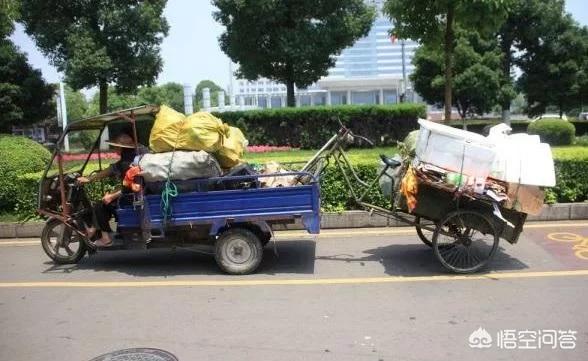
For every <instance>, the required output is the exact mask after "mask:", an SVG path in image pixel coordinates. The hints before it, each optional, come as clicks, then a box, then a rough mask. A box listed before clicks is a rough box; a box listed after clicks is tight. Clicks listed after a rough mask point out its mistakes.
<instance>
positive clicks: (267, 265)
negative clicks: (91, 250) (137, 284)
mask: <svg viewBox="0 0 588 361" xmlns="http://www.w3.org/2000/svg"><path fill="white" fill-rule="evenodd" d="M315 248H316V247H315V243H314V242H313V241H280V242H279V243H278V246H277V247H276V250H277V255H276V251H274V247H273V243H272V242H270V243H269V244H268V245H267V246H266V248H265V250H264V255H263V260H262V262H261V265H260V266H259V268H258V269H257V271H256V273H257V274H269V275H276V274H284V273H293V274H312V273H314V260H315ZM45 264H46V265H48V266H49V267H48V268H47V269H46V270H45V271H43V273H48V274H51V273H75V272H76V271H82V270H90V271H94V272H119V273H124V274H128V275H131V276H137V277H148V276H179V275H217V274H219V275H220V274H223V273H222V272H221V271H220V270H219V268H218V266H217V264H216V262H215V260H214V255H213V253H212V252H211V250H207V251H199V252H195V251H193V250H189V249H184V248H177V249H175V250H172V249H153V250H148V251H137V250H134V251H105V252H99V253H97V254H94V255H92V256H90V257H84V258H83V259H82V260H80V262H79V263H78V264H75V265H55V264H53V263H52V262H46V263H45Z"/></svg>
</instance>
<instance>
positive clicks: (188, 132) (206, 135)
mask: <svg viewBox="0 0 588 361" xmlns="http://www.w3.org/2000/svg"><path fill="white" fill-rule="evenodd" d="M149 147H150V148H151V150H152V151H154V152H156V153H162V152H171V151H173V150H189V151H201V150H202V151H205V152H208V153H213V154H214V156H215V157H217V159H218V161H219V163H220V165H221V166H222V167H223V168H232V167H234V166H236V165H237V164H239V163H240V162H241V158H242V157H243V151H244V150H245V148H246V147H247V139H245V136H244V135H243V133H242V132H241V130H240V129H239V128H236V127H231V126H229V125H228V124H225V123H223V122H222V120H220V119H219V118H217V117H215V116H214V115H212V114H210V113H207V112H198V113H194V114H192V115H189V116H187V117H186V116H184V115H183V114H182V113H179V112H177V111H175V110H173V109H171V108H170V107H168V106H165V105H162V106H161V107H160V110H159V112H158V113H157V115H156V117H155V123H154V124H153V128H152V129H151V135H150V137H149Z"/></svg>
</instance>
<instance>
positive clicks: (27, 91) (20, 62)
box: [0, 0, 53, 132]
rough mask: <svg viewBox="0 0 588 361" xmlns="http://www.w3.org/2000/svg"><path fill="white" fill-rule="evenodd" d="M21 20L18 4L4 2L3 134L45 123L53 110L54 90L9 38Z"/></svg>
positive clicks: (0, 38)
mask: <svg viewBox="0 0 588 361" xmlns="http://www.w3.org/2000/svg"><path fill="white" fill-rule="evenodd" d="M17 18H18V2H17V1H14V0H5V1H2V2H0V132H8V131H9V130H10V127H11V126H12V125H27V124H31V123H34V122H37V121H39V120H43V119H45V118H47V117H49V116H50V115H51V114H52V110H53V109H52V106H51V99H52V97H53V89H52V87H51V86H50V85H48V84H47V83H45V81H44V80H43V77H42V75H41V72H40V71H39V70H37V69H34V68H33V67H31V66H30V65H29V64H28V63H27V58H26V54H25V53H23V52H21V51H20V50H19V49H18V47H17V46H15V45H14V44H13V43H12V41H10V39H9V38H8V37H9V35H10V34H11V33H12V31H13V30H14V21H15V19H17Z"/></svg>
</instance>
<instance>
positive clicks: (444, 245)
mask: <svg viewBox="0 0 588 361" xmlns="http://www.w3.org/2000/svg"><path fill="white" fill-rule="evenodd" d="M498 241H499V237H498V233H497V231H496V228H495V227H494V224H493V223H492V221H491V220H490V219H489V218H488V217H487V216H486V215H484V214H482V213H480V212H478V211H471V210H458V211H454V212H451V213H449V214H448V215H447V217H445V219H444V220H442V221H441V222H439V224H438V225H437V228H436V229H435V233H434V234H433V251H434V252H435V256H436V257H437V259H439V261H440V262H441V264H442V265H443V266H444V267H445V268H447V269H449V270H450V271H452V272H456V273H472V272H476V271H478V270H480V269H482V268H483V267H485V266H486V265H487V264H488V263H489V262H490V260H491V259H492V257H494V254H495V253H496V250H497V249H498Z"/></svg>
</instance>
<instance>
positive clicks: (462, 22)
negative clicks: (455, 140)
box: [384, 0, 511, 119]
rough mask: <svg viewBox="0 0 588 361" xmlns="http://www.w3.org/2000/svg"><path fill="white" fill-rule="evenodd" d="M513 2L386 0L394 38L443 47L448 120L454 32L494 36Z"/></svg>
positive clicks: (486, 0)
mask: <svg viewBox="0 0 588 361" xmlns="http://www.w3.org/2000/svg"><path fill="white" fill-rule="evenodd" d="M510 2H511V0H413V1H406V0H387V1H386V3H385V5H384V11H385V12H386V13H387V14H388V15H389V16H390V18H391V20H392V21H393V22H394V30H393V32H394V34H395V35H396V36H397V37H398V38H401V39H413V40H416V41H418V42H420V43H422V44H426V45H428V46H438V45H439V44H442V47H443V61H444V64H445V66H444V70H445V74H444V76H445V85H444V97H443V103H444V105H445V119H450V117H451V105H452V104H453V100H452V87H453V83H454V82H453V73H454V71H453V64H454V61H453V51H454V47H455V45H456V44H455V29H456V28H457V27H460V28H462V29H465V30H477V31H479V32H481V33H482V34H485V33H489V32H495V31H496V30H497V29H498V27H499V26H500V24H501V23H502V22H503V21H504V18H505V17H506V14H507V11H508V8H509V5H510Z"/></svg>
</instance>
